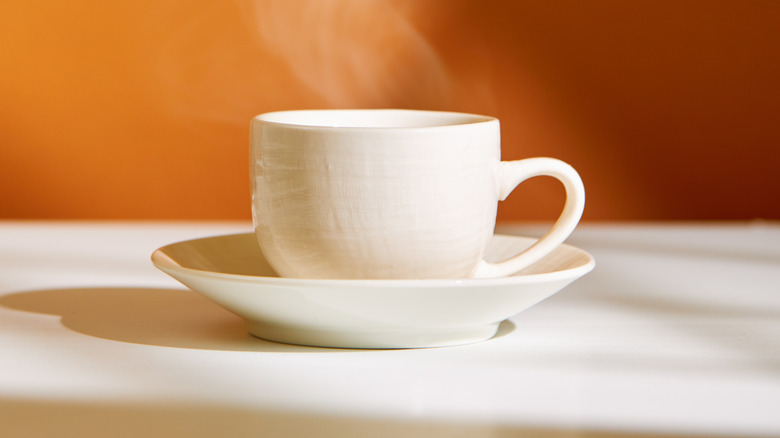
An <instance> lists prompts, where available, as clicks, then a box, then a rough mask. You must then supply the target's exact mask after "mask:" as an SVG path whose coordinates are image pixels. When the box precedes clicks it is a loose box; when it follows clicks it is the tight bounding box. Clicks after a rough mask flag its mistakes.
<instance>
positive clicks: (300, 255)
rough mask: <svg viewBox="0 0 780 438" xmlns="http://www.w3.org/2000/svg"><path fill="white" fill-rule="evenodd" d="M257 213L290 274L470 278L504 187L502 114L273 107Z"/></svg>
mask: <svg viewBox="0 0 780 438" xmlns="http://www.w3.org/2000/svg"><path fill="white" fill-rule="evenodd" d="M250 159H251V181H252V215H253V220H254V227H255V233H256V235H257V240H258V243H259V244H260V248H261V249H262V251H263V253H264V255H265V257H266V258H267V260H268V262H269V263H270V264H271V266H272V267H273V268H274V269H275V270H276V271H277V272H278V273H279V274H280V275H281V276H283V277H292V278H341V279H399V278H419V279H423V278H461V277H470V276H471V275H472V274H473V273H474V271H475V270H476V269H477V267H478V264H479V263H480V262H481V260H482V257H483V254H484V252H485V249H486V247H487V244H488V242H489V240H490V238H491V236H492V235H493V229H494V227H495V221H496V207H497V202H498V198H499V178H498V172H499V164H500V139H499V122H498V120H497V119H495V118H491V117H485V116H477V115H469V114H461V113H448V112H435V111H413V110H318V111H286V112H278V113H269V114H263V115H260V116H258V117H256V118H255V119H254V120H253V121H252V126H251V157H250Z"/></svg>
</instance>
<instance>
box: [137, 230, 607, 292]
mask: <svg viewBox="0 0 780 438" xmlns="http://www.w3.org/2000/svg"><path fill="white" fill-rule="evenodd" d="M239 235H241V236H247V238H249V237H248V236H254V232H243V233H231V234H218V235H213V236H205V237H199V238H195V239H187V240H181V241H177V242H173V243H169V244H167V245H163V246H161V247H159V248H157V249H156V250H154V251H153V252H152V255H151V262H152V264H153V265H154V266H155V267H156V268H157V269H160V270H162V271H164V272H168V271H173V272H182V273H185V274H190V275H196V276H203V277H211V278H215V279H222V280H230V281H241V282H248V283H254V284H269V285H277V284H278V285H299V286H313V287H322V286H340V287H360V288H365V287H375V288H383V287H435V288H440V287H474V286H500V285H520V284H530V283H546V282H552V281H559V280H566V279H570V278H579V277H581V276H584V275H585V274H587V273H589V272H590V271H592V270H593V269H594V268H595V266H596V261H595V259H594V258H593V256H592V255H591V254H590V253H588V252H587V251H585V250H583V249H581V248H578V247H576V246H574V245H570V244H566V243H563V244H561V245H560V246H562V247H567V248H569V249H571V250H575V251H577V252H579V253H581V254H582V255H584V256H585V257H586V258H587V261H586V262H585V263H584V264H582V265H580V266H577V267H574V268H570V269H564V270H559V271H549V272H541V273H536V274H520V275H510V276H507V277H498V278H432V279H411V278H410V279H319V278H285V277H267V276H262V275H247V274H230V273H226V272H218V271H209V270H205V269H195V268H188V267H184V266H181V265H179V264H177V263H175V260H174V259H173V258H171V257H169V256H166V255H164V252H165V249H166V248H170V247H173V246H176V245H184V244H188V243H192V242H196V241H200V240H206V239H220V238H228V237H234V236H239ZM495 235H496V236H501V237H509V238H516V239H531V240H538V239H537V238H534V237H529V236H521V235H516V234H502V233H496V234H495Z"/></svg>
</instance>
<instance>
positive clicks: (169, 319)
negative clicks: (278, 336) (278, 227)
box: [0, 287, 514, 353]
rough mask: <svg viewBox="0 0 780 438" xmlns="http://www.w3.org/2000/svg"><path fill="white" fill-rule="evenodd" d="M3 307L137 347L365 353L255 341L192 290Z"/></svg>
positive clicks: (29, 295)
mask: <svg viewBox="0 0 780 438" xmlns="http://www.w3.org/2000/svg"><path fill="white" fill-rule="evenodd" d="M0 306H3V307H6V308H10V309H14V310H21V311H25V312H34V313H43V314H49V315H59V316H61V317H62V325H63V326H65V327H67V328H69V329H71V330H73V331H75V332H78V333H82V334H85V335H89V336H94V337H98V338H103V339H109V340H113V341H121V342H130V343H135V344H145V345H156V346H162V347H179V348H193V349H203V350H229V351H266V352H286V353H295V352H305V353H313V352H338V351H352V352H354V351H360V350H347V349H333V348H317V347H303V346H296V345H287V344H279V343H275V342H270V341H265V340H262V339H259V338H256V337H254V336H252V335H250V334H249V332H248V331H247V328H246V325H245V324H244V322H243V320H242V319H241V318H239V317H238V316H236V315H234V314H232V313H230V312H228V311H227V310H224V309H223V308H221V307H219V306H217V305H216V304H214V303H212V302H211V301H208V300H207V299H206V298H204V297H202V296H200V295H198V294H195V293H193V292H190V291H187V290H177V289H153V288H116V287H108V288H74V289H49V290H38V291H28V292H19V293H16V294H10V295H6V296H2V297H0ZM512 330H514V324H512V323H511V322H509V321H505V322H504V323H502V324H501V327H500V328H499V331H498V334H497V335H496V337H500V336H505V335H507V334H508V333H510V332H512Z"/></svg>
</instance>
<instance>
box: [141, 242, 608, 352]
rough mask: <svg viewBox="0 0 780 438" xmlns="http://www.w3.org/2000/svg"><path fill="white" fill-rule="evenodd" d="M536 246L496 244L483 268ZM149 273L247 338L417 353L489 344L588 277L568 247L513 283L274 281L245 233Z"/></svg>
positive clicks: (588, 265)
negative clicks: (518, 318)
mask: <svg viewBox="0 0 780 438" xmlns="http://www.w3.org/2000/svg"><path fill="white" fill-rule="evenodd" d="M535 241H536V239H532V238H527V237H518V236H506V235H496V236H495V237H494V239H493V242H492V243H491V245H490V247H489V248H488V251H487V257H486V259H487V260H488V261H498V260H502V259H505V258H507V257H509V256H512V255H514V254H517V253H519V252H520V251H522V250H523V249H525V248H527V247H528V246H530V245H531V244H532V243H533V242H535ZM152 263H153V264H154V265H155V266H156V267H157V268H159V269H160V270H162V271H163V272H165V273H167V274H168V275H170V276H171V277H173V278H175V279H176V280H178V281H180V282H181V283H182V284H184V285H185V286H187V287H189V288H190V289H192V290H194V291H196V292H199V293H201V294H203V295H205V296H206V297H208V298H210V299H211V300H213V301H214V302H216V303H217V304H219V305H220V306H222V307H224V308H226V309H228V310H230V311H231V312H233V313H235V314H237V315H239V316H241V317H242V318H243V319H244V320H245V321H246V322H247V324H248V326H249V332H250V333H252V334H253V335H255V336H257V337H259V338H263V339H267V340H271V341H276V342H282V343H288V344H299V345H310V346H320V347H342V348H421V347H441V346H449V345H459V344H468V343H472V342H478V341H482V340H485V339H489V338H491V337H493V336H494V335H495V334H496V332H497V330H498V326H499V324H500V323H501V322H502V321H503V320H505V319H506V318H508V317H510V316H512V315H515V314H517V313H519V312H521V311H523V310H525V309H527V308H528V307H531V306H532V305H534V304H536V303H538V302H539V301H541V300H543V299H545V298H547V297H549V296H550V295H552V294H554V293H556V292H557V291H559V290H561V289H562V288H563V287H565V286H566V285H568V284H569V283H571V282H572V281H574V280H576V279H577V278H579V277H581V276H583V275H585V274H587V273H588V272H590V271H591V270H592V269H593V267H594V266H595V261H594V260H593V257H591V256H590V254H588V253H586V252H585V251H582V250H580V249H578V248H575V247H573V246H570V245H561V246H560V247H559V248H557V249H556V250H555V251H553V253H551V254H550V255H548V256H547V257H545V258H544V259H542V260H540V261H539V262H537V263H535V264H534V265H532V266H530V267H529V268H526V269H525V270H523V271H521V272H519V273H518V274H516V275H515V276H512V277H505V278H493V279H452V280H313V279H312V280H309V279H289V278H280V277H278V276H277V274H276V273H274V271H273V269H271V268H270V267H269V266H268V263H267V262H266V261H265V258H264V257H263V254H262V252H261V251H260V248H259V247H258V245H257V242H256V240H255V235H254V234H253V233H245V234H233V235H227V236H216V237H207V238H203V239H196V240H189V241H186V242H179V243H173V244H171V245H167V246H164V247H162V248H160V249H158V250H156V251H155V252H154V253H153V254H152Z"/></svg>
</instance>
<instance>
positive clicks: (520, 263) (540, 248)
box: [472, 157, 585, 278]
mask: <svg viewBox="0 0 780 438" xmlns="http://www.w3.org/2000/svg"><path fill="white" fill-rule="evenodd" d="M499 175H500V176H499V193H498V197H499V200H500V201H503V200H504V199H506V197H507V196H509V193H511V192H512V190H514V189H515V187H517V186H518V185H519V184H520V183H521V182H523V181H525V180H526V179H528V178H531V177H534V176H542V175H546V176H552V177H553V178H556V179H558V180H559V181H561V182H562V183H563V186H564V188H565V189H566V203H565V204H564V207H563V212H562V213H561V215H560V216H559V217H558V220H557V221H556V222H555V224H554V225H553V226H552V228H550V230H549V231H547V233H546V234H545V235H544V236H542V238H540V239H539V240H538V241H537V242H536V243H534V244H533V245H531V246H530V247H529V248H528V249H526V250H525V251H523V252H521V253H520V254H518V255H516V256H514V257H511V258H509V259H507V260H504V261H502V262H498V263H489V262H486V261H484V260H483V261H482V262H480V264H479V266H478V267H477V269H476V271H475V273H474V274H473V275H472V277H473V278H496V277H506V276H509V275H512V274H514V273H516V272H518V271H520V270H522V269H524V268H526V267H528V266H530V265H532V264H533V263H535V262H537V261H539V260H540V259H542V258H543V257H544V256H546V255H547V254H549V253H550V252H552V251H553V250H554V249H555V248H557V247H558V246H559V245H560V244H562V243H563V242H564V241H565V240H566V239H567V238H568V237H569V235H570V234H571V233H572V232H573V231H574V228H575V227H576V226H577V224H578V223H579V221H580V217H582V211H583V210H584V208H585V187H584V186H583V184H582V180H581V179H580V176H579V174H578V173H577V171H576V170H574V168H573V167H571V166H570V165H568V164H566V163H564V162H563V161H560V160H556V159H554V158H544V157H540V158H527V159H524V160H517V161H502V162H501V163H500V169H499Z"/></svg>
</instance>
